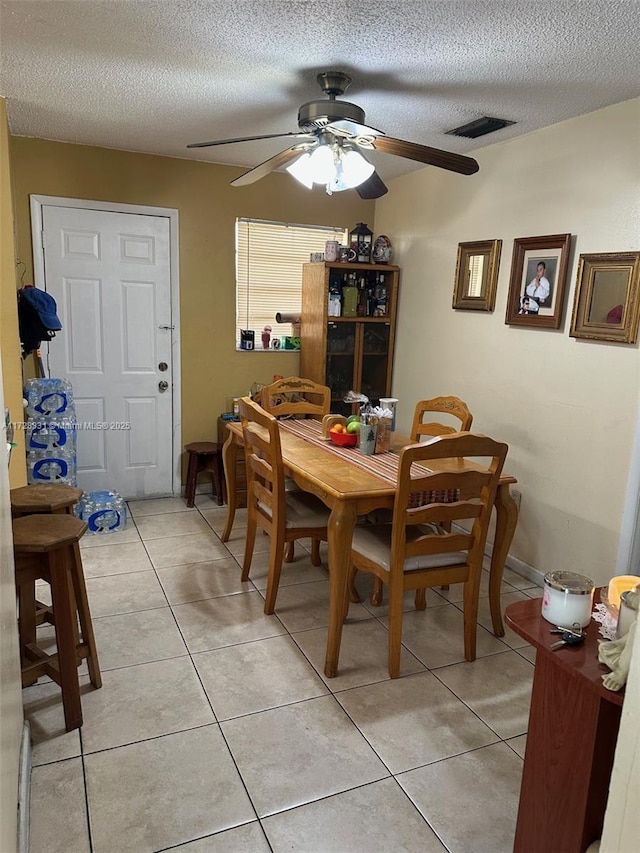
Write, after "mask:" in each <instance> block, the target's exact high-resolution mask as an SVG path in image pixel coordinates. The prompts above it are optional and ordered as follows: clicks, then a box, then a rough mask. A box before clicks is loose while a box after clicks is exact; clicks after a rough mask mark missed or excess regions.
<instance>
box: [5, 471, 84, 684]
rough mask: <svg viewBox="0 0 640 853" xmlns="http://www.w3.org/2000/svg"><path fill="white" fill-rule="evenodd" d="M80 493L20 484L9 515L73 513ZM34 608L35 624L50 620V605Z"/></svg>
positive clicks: (48, 485)
mask: <svg viewBox="0 0 640 853" xmlns="http://www.w3.org/2000/svg"><path fill="white" fill-rule="evenodd" d="M82 494H83V492H82V489H76V488H74V486H65V485H64V484H56V483H38V484H37V485H34V486H22V487H21V488H19V489H12V490H11V515H12V517H13V518H20V517H21V516H23V515H34V514H37V513H41V512H46V513H54V514H58V513H62V514H66V515H74V510H73V508H74V506H75V505H76V504H77V503H78V501H79V500H80V498H81V497H82ZM34 600H35V599H34ZM35 608H36V625H41V624H42V623H43V622H52V619H51V616H52V614H53V608H52V607H50V606H49V605H48V604H43V603H42V602H41V601H36V602H35ZM52 624H53V623H52ZM35 680H36V679H34V681H35Z"/></svg>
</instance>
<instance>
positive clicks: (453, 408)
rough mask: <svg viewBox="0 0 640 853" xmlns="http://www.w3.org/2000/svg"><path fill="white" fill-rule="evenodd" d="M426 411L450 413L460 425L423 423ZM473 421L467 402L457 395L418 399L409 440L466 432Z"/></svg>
mask: <svg viewBox="0 0 640 853" xmlns="http://www.w3.org/2000/svg"><path fill="white" fill-rule="evenodd" d="M428 412H440V413H441V414H447V415H451V416H452V417H453V418H457V419H458V420H459V421H460V426H455V427H454V426H449V425H448V424H443V423H423V418H424V416H425V414H427V413H428ZM472 423H473V415H472V414H471V412H470V411H469V408H468V406H467V404H466V403H465V402H464V401H463V400H460V399H459V398H458V397H434V398H433V399H432V400H420V401H419V402H418V403H416V408H415V412H414V414H413V425H412V427H411V440H412V441H420V436H422V435H428V436H435V435H451V433H454V432H468V431H469V430H470V429H471V424H472Z"/></svg>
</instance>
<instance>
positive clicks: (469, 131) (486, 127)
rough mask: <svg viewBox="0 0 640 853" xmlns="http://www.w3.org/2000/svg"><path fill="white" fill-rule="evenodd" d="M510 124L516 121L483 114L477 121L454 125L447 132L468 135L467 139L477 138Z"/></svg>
mask: <svg viewBox="0 0 640 853" xmlns="http://www.w3.org/2000/svg"><path fill="white" fill-rule="evenodd" d="M510 124H515V121H508V120H507V119H506V118H491V117H490V116H483V117H482V118H479V119H476V120H475V121H470V122H469V124H463V125H462V127H454V129H453V130H447V131H446V132H447V134H448V135H449V136H466V137H467V139H477V138H478V137H479V136H486V135H487V133H494V131H496V130H502V128H503V127H509V125H510Z"/></svg>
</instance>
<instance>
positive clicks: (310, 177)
mask: <svg viewBox="0 0 640 853" xmlns="http://www.w3.org/2000/svg"><path fill="white" fill-rule="evenodd" d="M286 170H287V172H289V174H290V175H292V176H293V177H294V178H295V179H296V180H297V181H299V182H300V183H301V184H303V185H304V186H305V187H306V188H307V189H309V190H310V189H311V188H312V186H313V184H324V185H325V186H326V187H327V192H329V193H331V192H341V191H342V190H351V189H354V188H355V187H358V186H360V184H362V183H364V182H365V181H366V180H368V178H370V177H371V175H372V174H373V172H374V166H373V165H372V164H371V163H369V161H368V160H367V159H366V157H363V156H362V154H360V153H359V152H358V151H356V150H355V149H353V148H349V149H346V148H340V147H339V148H335V147H334V146H332V145H328V144H321V145H318V147H317V148H315V149H314V150H313V152H312V153H309V152H308V151H305V152H304V154H302V155H301V156H300V157H298V159H297V160H294V162H293V163H291V164H290V165H289V166H287V167H286Z"/></svg>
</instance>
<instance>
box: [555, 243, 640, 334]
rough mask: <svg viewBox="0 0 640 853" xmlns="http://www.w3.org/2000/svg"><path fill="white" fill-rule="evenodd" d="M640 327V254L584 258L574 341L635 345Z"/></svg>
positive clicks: (576, 300)
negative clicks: (578, 339)
mask: <svg viewBox="0 0 640 853" xmlns="http://www.w3.org/2000/svg"><path fill="white" fill-rule="evenodd" d="M639 324H640V252H607V253H601V254H594V255H591V254H590V255H580V258H579V260H578V273H577V280H576V292H575V297H574V303H573V316H572V318H571V331H570V332H569V334H570V335H571V337H572V338H587V339H590V340H594V341H616V342H618V343H622V344H635V342H636V341H637V339H638V326H639Z"/></svg>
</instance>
